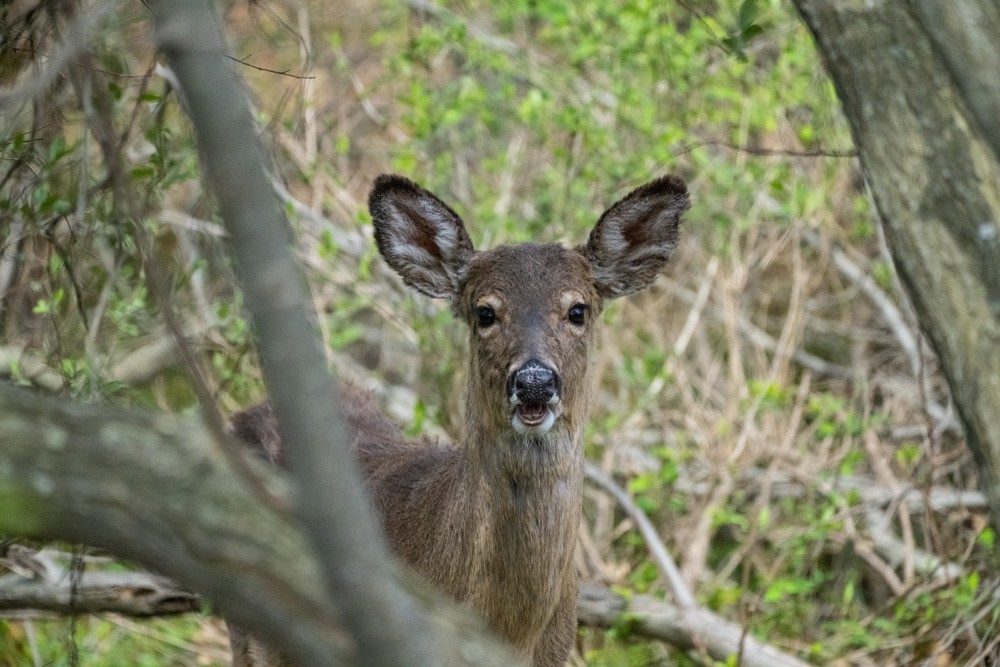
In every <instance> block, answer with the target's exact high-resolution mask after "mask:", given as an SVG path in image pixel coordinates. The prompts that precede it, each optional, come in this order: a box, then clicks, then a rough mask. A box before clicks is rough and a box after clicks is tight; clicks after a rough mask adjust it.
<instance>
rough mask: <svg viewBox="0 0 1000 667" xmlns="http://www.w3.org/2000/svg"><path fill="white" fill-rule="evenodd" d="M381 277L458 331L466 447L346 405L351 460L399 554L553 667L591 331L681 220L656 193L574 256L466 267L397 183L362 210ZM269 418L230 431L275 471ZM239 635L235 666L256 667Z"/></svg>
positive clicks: (644, 191)
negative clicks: (441, 310)
mask: <svg viewBox="0 0 1000 667" xmlns="http://www.w3.org/2000/svg"><path fill="white" fill-rule="evenodd" d="M368 205H369V208H370V210H371V214H372V219H373V221H374V224H375V241H376V243H377V244H378V249H379V251H380V252H381V254H382V257H384V258H385V261H386V262H387V263H388V264H389V266H391V267H392V268H393V269H395V270H396V272H398V273H399V275H400V276H402V278H403V280H404V281H405V282H406V283H407V284H408V285H410V286H412V287H414V288H416V289H417V290H419V291H420V292H423V293H424V294H426V295H428V296H431V297H440V298H445V299H449V300H450V301H451V307H452V310H453V312H454V314H455V316H456V317H457V318H458V319H460V320H462V321H464V322H465V323H466V324H467V325H468V326H469V335H470V345H469V348H470V353H471V354H470V356H471V359H470V367H469V379H468V386H467V387H466V391H465V413H466V416H465V425H464V429H463V432H462V438H461V442H460V443H457V444H444V443H439V442H436V441H432V440H429V439H424V440H418V441H408V440H406V439H404V438H403V436H402V434H401V433H400V431H399V429H398V428H397V427H395V426H393V425H392V424H390V423H389V422H388V421H387V420H386V419H385V418H384V417H382V416H381V415H380V414H379V413H378V412H377V411H376V410H375V409H374V407H373V406H372V404H371V402H370V400H369V399H368V398H367V397H366V396H363V395H360V394H359V392H357V391H356V390H350V389H349V388H347V390H346V391H344V392H343V393H344V401H345V413H346V414H347V417H348V421H349V422H350V425H351V427H352V428H353V431H354V433H355V434H356V440H355V443H354V447H355V452H356V455H357V458H358V461H359V463H360V466H361V470H362V472H363V474H364V477H365V479H366V481H367V485H368V488H369V489H370V492H371V497H372V500H373V501H374V503H375V506H376V508H377V509H378V512H379V514H380V516H381V518H382V523H383V526H384V528H385V533H386V536H387V538H388V542H389V545H390V547H391V548H392V550H393V552H394V553H395V554H396V556H398V557H399V558H400V559H401V560H403V561H404V562H406V563H408V564H409V565H410V566H411V567H412V568H413V569H414V570H416V571H417V572H418V573H419V574H421V575H422V576H423V577H425V578H426V579H427V580H428V581H430V582H431V583H432V584H433V585H434V586H436V587H437V588H438V589H439V590H441V591H442V592H444V593H445V594H447V595H449V596H451V597H452V598H454V599H455V600H458V601H460V602H462V603H464V604H465V605H467V606H469V607H470V608H472V609H474V610H476V611H477V612H479V613H480V614H481V615H482V616H483V617H484V618H485V619H486V621H487V623H488V624H489V625H490V626H491V627H492V628H493V629H494V630H495V631H496V632H497V633H498V634H499V635H500V636H501V637H504V638H506V639H507V640H508V641H509V642H510V643H511V645H513V647H514V650H515V651H516V653H517V654H518V655H519V656H521V657H522V658H524V659H525V660H527V661H530V663H531V664H533V665H535V666H536V667H555V666H556V665H562V664H563V663H564V662H565V660H566V657H567V655H568V654H569V651H570V649H571V647H572V644H573V639H574V636H575V632H576V600H577V588H578V587H577V575H576V570H575V568H574V566H573V550H574V547H575V545H576V539H577V531H578V527H579V524H580V506H581V498H582V485H583V442H582V436H583V428H584V423H585V420H586V418H587V410H588V397H589V394H590V386H589V385H590V379H589V373H588V369H589V366H590V355H591V351H592V348H593V345H594V326H595V321H596V318H597V316H598V314H599V313H600V312H601V307H602V304H603V303H604V300H605V299H611V298H615V297H619V296H623V295H626V294H630V293H632V292H635V291H637V290H640V289H642V288H644V287H646V286H648V285H649V284H650V283H651V282H653V280H654V279H655V277H656V275H657V273H658V272H659V271H660V269H661V268H662V267H663V265H664V264H665V263H666V262H667V259H668V258H669V257H670V253H671V252H672V251H673V249H674V246H675V245H676V242H677V228H678V225H679V223H680V219H681V214H682V213H683V212H684V211H685V210H686V209H687V207H688V194H687V189H686V188H685V186H684V183H683V182H682V181H681V180H680V179H679V178H676V177H672V176H667V177H664V178H660V179H658V180H655V181H653V182H651V183H648V184H646V185H644V186H642V187H640V188H638V189H637V190H635V191H633V192H632V193H630V194H629V195H627V196H626V197H625V198H624V199H622V200H621V201H619V202H617V203H616V204H614V205H613V206H612V207H611V208H609V209H608V210H607V211H605V212H604V214H603V215H602V216H601V218H600V219H599V220H598V221H597V224H596V226H595V227H594V229H593V231H591V233H590V237H589V239H588V240H587V243H586V244H584V245H581V246H578V247H575V248H564V247H562V246H560V245H556V244H545V245H536V244H531V243H526V244H522V245H516V246H501V247H498V248H494V249H492V250H486V251H476V250H475V249H473V247H472V242H471V241H470V240H469V235H468V233H467V232H466V230H465V226H464V224H463V223H462V220H461V219H460V218H459V217H458V215H456V214H455V212H454V211H452V210H451V209H450V208H449V207H448V206H447V205H446V204H444V203H443V202H442V201H441V200H440V199H438V198H437V197H435V196H434V195H433V194H431V193H430V192H428V191H427V190H424V189H423V188H421V187H420V186H419V185H417V184H415V183H413V182H411V181H409V180H407V179H405V178H402V177H400V176H381V177H379V178H378V180H376V181H375V187H374V188H373V190H372V192H371V196H370V197H369V200H368ZM275 426H276V425H275V421H274V417H273V415H272V413H271V411H270V408H269V407H268V406H267V404H264V405H261V406H257V407H255V408H251V409H250V410H247V411H246V412H243V413H240V414H238V415H236V416H235V417H234V418H233V427H234V430H235V431H236V433H237V435H239V436H240V437H242V438H243V439H244V440H246V441H247V442H249V443H250V444H252V445H254V446H255V447H256V448H257V449H258V450H259V451H260V452H261V453H262V454H264V455H265V456H267V457H268V458H270V459H271V460H272V461H276V462H279V463H280V460H281V451H280V449H281V448H280V443H279V441H278V436H277V431H276V428H275ZM254 644H255V642H253V641H252V640H251V639H249V638H247V637H246V635H243V634H241V633H238V632H237V633H235V635H234V638H233V648H234V664H236V665H257V664H272V663H273V662H278V663H280V659H275V658H274V657H271V658H266V657H265V658H262V661H260V662H255V660H254V654H255V653H256V652H257V651H258V650H260V647H256V646H255V645H254Z"/></svg>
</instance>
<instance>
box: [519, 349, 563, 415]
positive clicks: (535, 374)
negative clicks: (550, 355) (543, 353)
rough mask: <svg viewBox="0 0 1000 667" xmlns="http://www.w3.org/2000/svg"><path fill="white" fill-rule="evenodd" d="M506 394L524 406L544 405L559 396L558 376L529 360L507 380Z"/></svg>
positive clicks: (546, 367)
mask: <svg viewBox="0 0 1000 667" xmlns="http://www.w3.org/2000/svg"><path fill="white" fill-rule="evenodd" d="M507 394H508V395H509V396H510V398H511V400H515V399H516V401H517V402H518V403H521V404H524V405H545V404H546V403H548V402H549V401H551V400H552V399H553V398H555V397H558V396H559V376H558V375H557V374H556V372H555V371H554V370H552V369H551V368H549V367H548V366H546V365H545V364H543V363H542V362H540V361H538V360H537V359H529V360H528V361H526V362H524V365H523V366H521V367H520V368H519V369H517V370H516V371H514V372H513V373H512V374H511V376H510V378H509V379H508V380H507Z"/></svg>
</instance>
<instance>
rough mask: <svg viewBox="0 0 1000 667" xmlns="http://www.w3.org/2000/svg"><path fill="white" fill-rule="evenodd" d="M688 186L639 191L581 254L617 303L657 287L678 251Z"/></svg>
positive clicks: (666, 180)
mask: <svg viewBox="0 0 1000 667" xmlns="http://www.w3.org/2000/svg"><path fill="white" fill-rule="evenodd" d="M689 207H690V202H689V199H688V191H687V186H685V185H684V181H682V180H681V179H679V178H677V177H676V176H664V177H662V178H659V179H657V180H655V181H652V182H651V183H647V184H646V185H643V186H642V187H640V188H637V189H635V190H633V191H632V192H630V193H629V194H628V195H626V196H625V197H624V198H622V199H621V200H620V201H618V202H617V203H616V204H614V205H613V206H611V208H609V209H608V210H607V211H605V212H604V214H603V215H601V218H600V219H599V220H598V221H597V224H596V225H594V229H593V230H592V231H591V232H590V237H589V238H588V239H587V243H586V244H585V245H583V246H580V247H579V248H578V250H579V251H580V252H581V253H583V256H584V257H586V258H587V259H588V260H590V264H591V268H592V269H593V272H594V284H595V286H596V287H597V292H598V293H599V294H600V295H601V296H602V297H604V298H606V299H613V298H615V297H619V296H625V295H626V294H632V293H633V292H637V291H639V290H641V289H643V288H645V287H647V286H649V285H650V283H652V282H653V280H655V279H656V274H657V273H659V271H660V269H662V268H663V266H664V265H665V264H666V263H667V260H668V259H670V255H671V253H672V252H673V251H674V248H675V247H676V246H677V238H678V227H679V226H680V222H681V216H682V215H683V213H684V211H686V210H687V209H688V208H689Z"/></svg>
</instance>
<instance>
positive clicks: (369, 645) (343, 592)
mask: <svg viewBox="0 0 1000 667" xmlns="http://www.w3.org/2000/svg"><path fill="white" fill-rule="evenodd" d="M151 6H152V9H153V19H154V27H155V35H156V41H157V44H158V47H159V49H160V51H161V52H162V53H163V54H164V55H165V56H166V57H167V59H168V61H169V62H170V66H171V68H172V69H173V71H174V73H175V74H176V76H177V79H178V80H179V82H180V84H181V90H182V93H183V95H184V99H185V100H186V102H187V106H188V109H189V112H190V115H191V118H192V120H193V122H194V126H195V131H196V134H197V136H198V142H199V145H200V146H201V148H202V160H203V164H204V168H205V172H206V175H207V177H208V181H209V182H210V184H211V185H212V188H213V190H214V191H215V194H216V196H217V197H218V200H219V205H220V208H221V210H222V217H223V219H224V220H225V222H226V226H227V229H228V230H229V232H230V240H231V243H232V249H233V256H234V259H235V265H236V273H237V275H238V276H239V279H240V282H241V284H242V286H243V289H244V292H245V294H246V297H247V298H246V303H247V307H248V310H249V315H250V320H251V322H252V324H253V327H254V329H255V331H256V333H257V339H258V350H259V352H260V357H261V365H262V367H263V370H264V378H265V384H266V386H267V389H268V393H269V395H270V396H271V400H272V403H273V405H274V408H275V413H276V415H277V417H278V423H279V432H280V433H281V438H282V441H283V442H284V445H285V448H286V450H285V451H286V460H287V462H288V467H289V469H290V470H291V471H292V475H293V476H294V478H295V479H296V481H297V483H298V491H297V493H296V496H295V497H296V514H297V516H298V518H299V520H300V521H301V522H302V524H303V526H304V528H305V529H306V533H307V534H308V535H309V536H310V541H311V544H312V547H313V548H314V549H315V552H316V553H317V555H318V557H319V562H320V565H321V569H322V573H323V575H324V580H325V581H326V584H327V588H328V591H329V594H330V596H331V597H333V598H335V599H337V600H338V601H340V603H341V604H342V605H343V610H344V615H343V616H342V617H341V619H342V622H343V624H344V626H345V627H346V628H348V630H349V632H350V635H351V636H352V637H353V638H354V640H355V641H356V642H357V645H358V652H359V655H360V656H364V659H365V660H366V661H369V662H371V663H372V664H380V665H415V666H416V665H428V664H436V663H438V662H439V658H438V657H437V655H436V650H435V645H434V644H435V641H434V640H435V637H434V634H433V633H432V632H429V627H428V624H427V622H426V621H425V620H424V619H423V618H422V616H421V614H420V613H419V612H418V611H417V609H416V607H415V606H414V604H413V602H412V600H410V599H409V597H408V596H407V595H405V594H404V593H403V592H402V591H401V589H400V588H399V586H398V585H397V583H396V582H397V581H398V575H397V574H396V572H395V566H394V565H393V563H392V561H390V559H389V556H388V550H387V548H386V546H385V544H384V540H383V538H382V536H381V533H380V531H379V529H378V527H377V524H376V521H375V517H374V511H373V509H372V508H371V505H370V502H369V500H368V497H367V494H366V493H365V491H364V489H363V487H362V483H361V480H360V476H359V475H358V473H357V472H356V469H355V465H354V462H353V459H352V456H351V453H350V443H351V437H350V434H349V432H348V430H347V427H346V425H345V422H344V419H343V417H342V416H341V414H340V410H339V408H338V405H339V402H338V400H337V395H336V388H335V386H334V383H333V380H332V378H331V376H330V374H329V372H328V371H327V369H326V363H325V359H324V356H323V354H322V352H321V348H320V338H319V335H318V332H317V328H316V326H315V322H314V321H313V318H312V315H311V313H312V308H311V305H310V304H311V301H310V299H309V297H308V292H307V289H306V287H305V281H304V279H303V276H302V273H301V271H299V269H298V267H297V266H296V264H295V262H294V259H293V255H292V252H291V248H292V246H293V243H292V239H291V234H290V230H289V226H288V223H287V221H286V219H285V217H284V213H283V211H282V208H281V205H280V203H279V201H278V198H277V197H276V196H275V194H274V192H273V190H272V188H271V184H270V179H269V177H268V175H267V174H266V173H265V169H264V165H265V164H266V160H265V158H264V152H263V150H262V148H261V146H260V142H259V141H258V139H257V135H256V128H255V126H254V123H253V119H252V117H251V115H250V110H249V106H248V104H247V101H246V99H245V96H244V93H243V86H242V82H241V80H240V79H239V78H238V75H237V73H236V72H235V70H234V69H233V66H232V62H231V61H230V60H228V58H227V54H226V46H225V44H224V42H223V39H222V35H221V31H220V27H219V21H218V17H217V16H216V15H215V14H214V12H213V11H212V9H211V7H210V6H209V5H208V4H207V3H204V2H200V1H198V0H186V1H183V2H163V1H161V2H156V3H153V4H152V5H151ZM303 662H304V664H319V663H317V662H315V661H303Z"/></svg>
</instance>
